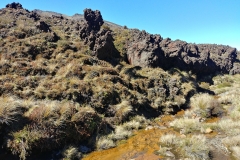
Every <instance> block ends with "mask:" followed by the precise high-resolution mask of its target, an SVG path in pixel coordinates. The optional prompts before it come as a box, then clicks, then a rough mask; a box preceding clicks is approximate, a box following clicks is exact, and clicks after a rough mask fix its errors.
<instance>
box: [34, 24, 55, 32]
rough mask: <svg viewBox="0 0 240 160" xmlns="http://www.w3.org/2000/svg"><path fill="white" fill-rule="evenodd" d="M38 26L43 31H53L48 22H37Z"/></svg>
mask: <svg viewBox="0 0 240 160" xmlns="http://www.w3.org/2000/svg"><path fill="white" fill-rule="evenodd" d="M36 27H37V28H38V29H39V30H41V31H43V32H50V31H51V29H50V28H49V25H48V24H46V23H45V22H44V21H39V22H37V24H36Z"/></svg>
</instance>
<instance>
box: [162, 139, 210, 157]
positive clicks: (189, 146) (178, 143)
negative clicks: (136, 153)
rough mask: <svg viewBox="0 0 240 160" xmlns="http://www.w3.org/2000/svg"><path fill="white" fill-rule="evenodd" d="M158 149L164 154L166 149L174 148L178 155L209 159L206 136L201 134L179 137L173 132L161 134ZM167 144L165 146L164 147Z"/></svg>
mask: <svg viewBox="0 0 240 160" xmlns="http://www.w3.org/2000/svg"><path fill="white" fill-rule="evenodd" d="M160 145H163V147H162V146H160V151H159V152H158V153H160V154H163V155H166V151H168V150H170V149H171V150H175V151H176V153H177V154H178V155H177V156H178V157H181V158H190V159H196V160H202V159H206V160H207V159H210V157H209V151H210V149H209V147H208V144H207V140H206V137H205V136H203V135H193V136H188V137H185V138H181V137H179V136H176V135H174V134H167V135H163V136H162V137H161V138H160ZM164 146H167V147H164Z"/></svg>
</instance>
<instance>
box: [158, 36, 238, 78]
mask: <svg viewBox="0 0 240 160" xmlns="http://www.w3.org/2000/svg"><path fill="white" fill-rule="evenodd" d="M160 47H161V50H162V51H163V53H164V57H165V58H166V60H165V61H162V62H161V63H160V64H159V66H161V67H163V68H166V69H168V68H170V67H177V68H179V69H182V70H192V71H193V72H194V73H196V74H211V73H214V72H217V71H219V72H222V73H228V72H229V71H230V70H231V68H232V67H233V62H234V61H236V56H237V53H236V49H235V48H231V47H229V46H223V45H209V44H199V45H196V44H188V43H186V42H184V41H180V40H176V41H171V40H170V39H164V40H163V41H161V43H160Z"/></svg>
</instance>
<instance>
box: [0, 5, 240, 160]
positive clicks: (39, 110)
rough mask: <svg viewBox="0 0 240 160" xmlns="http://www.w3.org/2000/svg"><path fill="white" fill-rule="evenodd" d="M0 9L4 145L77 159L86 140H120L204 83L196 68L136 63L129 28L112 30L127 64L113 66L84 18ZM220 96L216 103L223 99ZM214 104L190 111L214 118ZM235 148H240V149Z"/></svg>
mask: <svg viewBox="0 0 240 160" xmlns="http://www.w3.org/2000/svg"><path fill="white" fill-rule="evenodd" d="M0 13H1V14H0V29H1V37H0V38H1V41H0V46H1V47H0V72H1V74H0V95H1V96H0V100H1V104H0V137H1V138H0V143H1V146H2V148H3V149H4V152H9V153H10V154H14V155H17V156H19V157H20V158H21V159H26V157H31V155H34V154H41V152H47V151H53V150H57V151H60V152H61V154H60V156H59V157H60V158H61V157H62V158H63V157H65V158H68V159H73V158H74V157H76V158H80V157H81V156H82V154H81V152H80V151H82V150H79V145H87V146H88V147H90V148H91V149H107V148H111V147H114V146H115V145H116V143H117V142H118V141H119V140H121V139H126V138H128V137H129V136H131V135H132V131H133V130H137V129H139V128H143V127H144V126H145V125H147V124H149V123H151V122H149V120H147V119H148V118H153V117H157V116H159V115H161V114H169V113H174V112H176V111H178V110H180V109H181V108H182V107H186V106H187V104H188V102H189V101H190V96H191V95H192V94H193V93H195V92H196V88H197V87H198V84H197V82H196V77H195V76H194V75H191V74H190V73H186V72H182V71H179V70H177V69H171V70H169V71H164V70H162V69H160V68H155V69H152V68H151V69H150V68H140V67H134V66H131V65H128V64H127V63H126V62H125V61H124V59H125V54H126V53H125V52H126V51H125V47H124V46H125V45H126V40H128V39H130V38H131V33H130V31H129V30H128V29H122V28H117V29H116V28H114V29H112V30H113V31H112V32H113V35H114V39H115V41H114V44H115V47H116V48H117V49H118V51H119V52H120V54H121V59H120V62H119V64H118V65H116V66H113V65H112V64H110V63H108V62H106V61H102V60H98V59H97V58H95V57H92V56H90V54H89V53H90V51H89V49H88V46H87V45H85V44H84V43H83V42H82V40H81V39H80V38H79V33H78V27H77V26H78V25H81V22H77V21H74V20H71V19H59V18H48V17H39V19H38V20H34V19H33V18H29V17H28V16H26V15H27V14H28V12H27V11H25V10H14V9H2V10H1V11H0ZM39 21H44V22H45V23H47V24H48V25H50V29H51V30H52V32H55V33H56V35H57V36H58V37H59V39H58V40H56V41H55V40H54V41H53V40H52V39H53V34H52V33H51V32H42V31H41V30H39V29H37V28H36V24H37V23H38V22H39ZM102 28H104V29H109V27H108V26H103V27H102ZM110 29H111V28H110ZM229 79H231V77H229ZM232 82H234V84H235V81H230V82H228V81H226V82H225V81H224V83H223V84H224V86H221V85H222V84H219V85H218V87H217V88H214V87H213V88H211V87H212V86H211V87H210V88H207V89H211V90H213V91H215V92H217V93H221V92H225V91H224V89H225V87H226V86H227V87H231V86H229V85H232V84H233V83H232ZM216 85H217V84H216ZM203 87H209V85H203ZM221 89H223V91H222V90H221ZM210 99H211V98H210ZM214 100H215V99H214ZM214 100H213V102H211V103H212V104H214V105H219V104H221V105H222V104H223V101H220V102H218V103H215V102H214ZM191 102H192V101H191ZM206 103H207V102H206ZM231 103H236V102H231ZM212 104H210V107H209V106H206V107H204V106H203V107H202V108H201V109H202V110H200V111H199V110H198V108H196V109H192V111H191V113H189V115H191V114H193V113H192V112H197V113H198V112H200V113H201V114H200V116H204V117H203V118H208V117H207V116H208V115H209V113H208V112H206V113H205V110H209V108H210V109H211V105H212ZM202 105H205V104H202ZM216 108H217V107H216ZM222 110H223V111H226V109H225V110H224V109H222ZM222 110H219V111H218V110H217V111H216V113H218V112H221V111H222ZM233 110H234V111H235V110H236V113H231V114H232V116H231V119H230V121H231V120H233V121H235V120H236V117H238V112H237V111H238V110H237V109H236V108H235V109H233ZM186 113H187V112H186ZM210 116H212V115H210ZM214 116H216V115H214ZM217 116H218V115H217ZM234 117H235V118H234ZM178 121H179V120H178ZM180 122H181V121H180ZM180 122H179V123H180ZM182 123H183V124H182V128H184V127H185V132H189V131H188V130H190V132H192V130H193V131H194V132H195V131H196V132H199V131H200V130H201V129H199V128H198V127H195V125H196V124H199V123H196V124H195V120H194V123H192V122H189V123H191V124H192V125H193V127H192V128H190V129H189V127H188V126H185V125H186V124H188V122H186V120H185V118H183V122H182ZM176 124H177V122H176ZM176 124H175V122H174V121H173V122H172V126H173V127H174V126H177V127H179V126H181V125H180V124H179V125H178V124H177V125H176ZM234 124H235V123H234ZM200 125H202V124H200ZM214 125H215V123H213V126H204V125H203V128H204V129H205V128H206V127H210V128H211V129H215V128H214V127H216V128H218V129H220V130H221V127H220V126H219V124H216V125H215V126H214ZM177 127H176V128H177ZM182 128H181V129H182ZM179 129H180V128H177V130H179ZM222 130H223V129H222ZM203 131H204V130H203ZM236 132H237V131H236ZM226 134H228V133H226ZM231 136H235V135H231ZM194 138H195V139H196V138H197V137H194ZM194 138H193V140H195V139H194ZM232 138H234V137H232ZM187 140H188V139H187ZM189 140H190V141H191V138H190V139H189ZM179 143H180V142H179ZM181 143H183V144H184V143H185V142H181ZM203 145H204V143H203ZM229 150H232V151H233V152H234V151H235V152H236V151H237V150H238V148H237V147H235V148H229ZM39 152H40V153H39ZM235 152H234V153H235ZM236 153H237V152H236ZM186 156H187V155H186Z"/></svg>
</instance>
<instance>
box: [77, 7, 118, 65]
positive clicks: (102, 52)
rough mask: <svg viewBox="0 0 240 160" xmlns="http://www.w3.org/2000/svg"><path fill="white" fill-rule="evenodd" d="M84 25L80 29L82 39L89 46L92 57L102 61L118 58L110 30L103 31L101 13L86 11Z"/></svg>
mask: <svg viewBox="0 0 240 160" xmlns="http://www.w3.org/2000/svg"><path fill="white" fill-rule="evenodd" d="M84 19H85V22H84V24H83V25H82V26H81V27H80V37H81V39H83V40H84V42H85V44H88V45H89V48H90V50H91V51H92V53H91V55H93V56H96V57H98V58H99V59H102V60H108V59H109V58H111V57H117V50H116V49H115V47H114V44H113V38H112V34H111V31H110V30H106V29H101V26H102V25H103V23H104V22H103V19H102V15H101V13H100V11H98V10H96V11H92V10H91V9H85V10H84Z"/></svg>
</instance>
